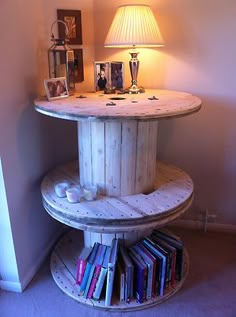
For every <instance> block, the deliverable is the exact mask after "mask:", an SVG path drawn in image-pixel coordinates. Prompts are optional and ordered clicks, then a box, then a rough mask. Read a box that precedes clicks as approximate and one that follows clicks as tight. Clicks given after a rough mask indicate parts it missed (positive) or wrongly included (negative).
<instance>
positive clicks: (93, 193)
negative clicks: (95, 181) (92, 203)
mask: <svg viewBox="0 0 236 317" xmlns="http://www.w3.org/2000/svg"><path fill="white" fill-rule="evenodd" d="M96 197H97V187H96V186H86V187H85V188H84V199H85V200H94V199H96Z"/></svg>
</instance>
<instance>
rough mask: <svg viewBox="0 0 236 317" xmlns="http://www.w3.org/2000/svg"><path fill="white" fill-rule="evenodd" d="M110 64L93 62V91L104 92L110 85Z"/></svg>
mask: <svg viewBox="0 0 236 317" xmlns="http://www.w3.org/2000/svg"><path fill="white" fill-rule="evenodd" d="M109 74H110V63H109V62H94V86H95V91H99V90H102V91H104V90H106V89H107V88H108V87H109V83H110V76H109Z"/></svg>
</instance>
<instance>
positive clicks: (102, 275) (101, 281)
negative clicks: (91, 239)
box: [93, 246, 111, 300]
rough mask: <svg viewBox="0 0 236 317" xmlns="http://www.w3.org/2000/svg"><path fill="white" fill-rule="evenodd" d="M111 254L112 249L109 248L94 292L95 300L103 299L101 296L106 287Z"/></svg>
mask: <svg viewBox="0 0 236 317" xmlns="http://www.w3.org/2000/svg"><path fill="white" fill-rule="evenodd" d="M110 253H111V247H110V246H107V247H106V251H105V255H104V259H103V263H102V267H101V270H100V274H99V276H98V280H97V283H96V286H95V290H94V292H93V299H95V300H99V299H100V297H101V294H102V289H103V287H104V284H105V279H106V276H107V267H108V261H109V257H110Z"/></svg>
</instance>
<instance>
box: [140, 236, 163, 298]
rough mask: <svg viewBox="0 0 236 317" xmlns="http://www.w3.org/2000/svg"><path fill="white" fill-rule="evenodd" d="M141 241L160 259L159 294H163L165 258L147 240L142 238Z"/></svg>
mask: <svg viewBox="0 0 236 317" xmlns="http://www.w3.org/2000/svg"><path fill="white" fill-rule="evenodd" d="M143 242H144V244H145V245H146V246H147V247H148V249H149V250H151V251H152V252H153V253H154V254H156V255H157V256H158V257H159V258H161V259H162V268H161V277H160V296H163V295H164V287H165V269H166V258H165V256H164V255H163V254H162V253H161V252H160V251H158V250H157V249H156V248H155V246H153V245H152V244H151V243H150V242H149V241H147V240H145V239H144V240H143Z"/></svg>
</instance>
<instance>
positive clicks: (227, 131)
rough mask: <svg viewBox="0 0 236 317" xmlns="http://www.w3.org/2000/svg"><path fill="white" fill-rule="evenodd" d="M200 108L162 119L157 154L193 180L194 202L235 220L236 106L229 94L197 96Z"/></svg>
mask: <svg viewBox="0 0 236 317" xmlns="http://www.w3.org/2000/svg"><path fill="white" fill-rule="evenodd" d="M200 98H202V101H203V106H202V109H201V110H200V112H198V113H196V114H193V115H190V116H188V117H184V118H178V119H170V120H163V121H161V123H160V126H159V139H158V140H159V142H158V158H159V159H162V160H165V161H168V162H169V163H173V164H176V165H177V166H179V167H181V168H183V169H184V170H186V171H187V172H188V173H189V174H190V175H191V177H192V178H193V181H194V184H195V204H196V205H197V206H199V208H200V209H201V210H205V209H209V210H210V211H214V212H215V213H216V214H217V220H216V221H217V222H219V223H227V222H229V223H231V224H233V223H234V224H236V215H235V212H234V210H235V188H236V142H235V135H236V125H235V118H236V109H235V101H233V100H232V99H230V98H228V99H227V98H220V97H219V98H217V99H216V98H215V97H206V96H200Z"/></svg>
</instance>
